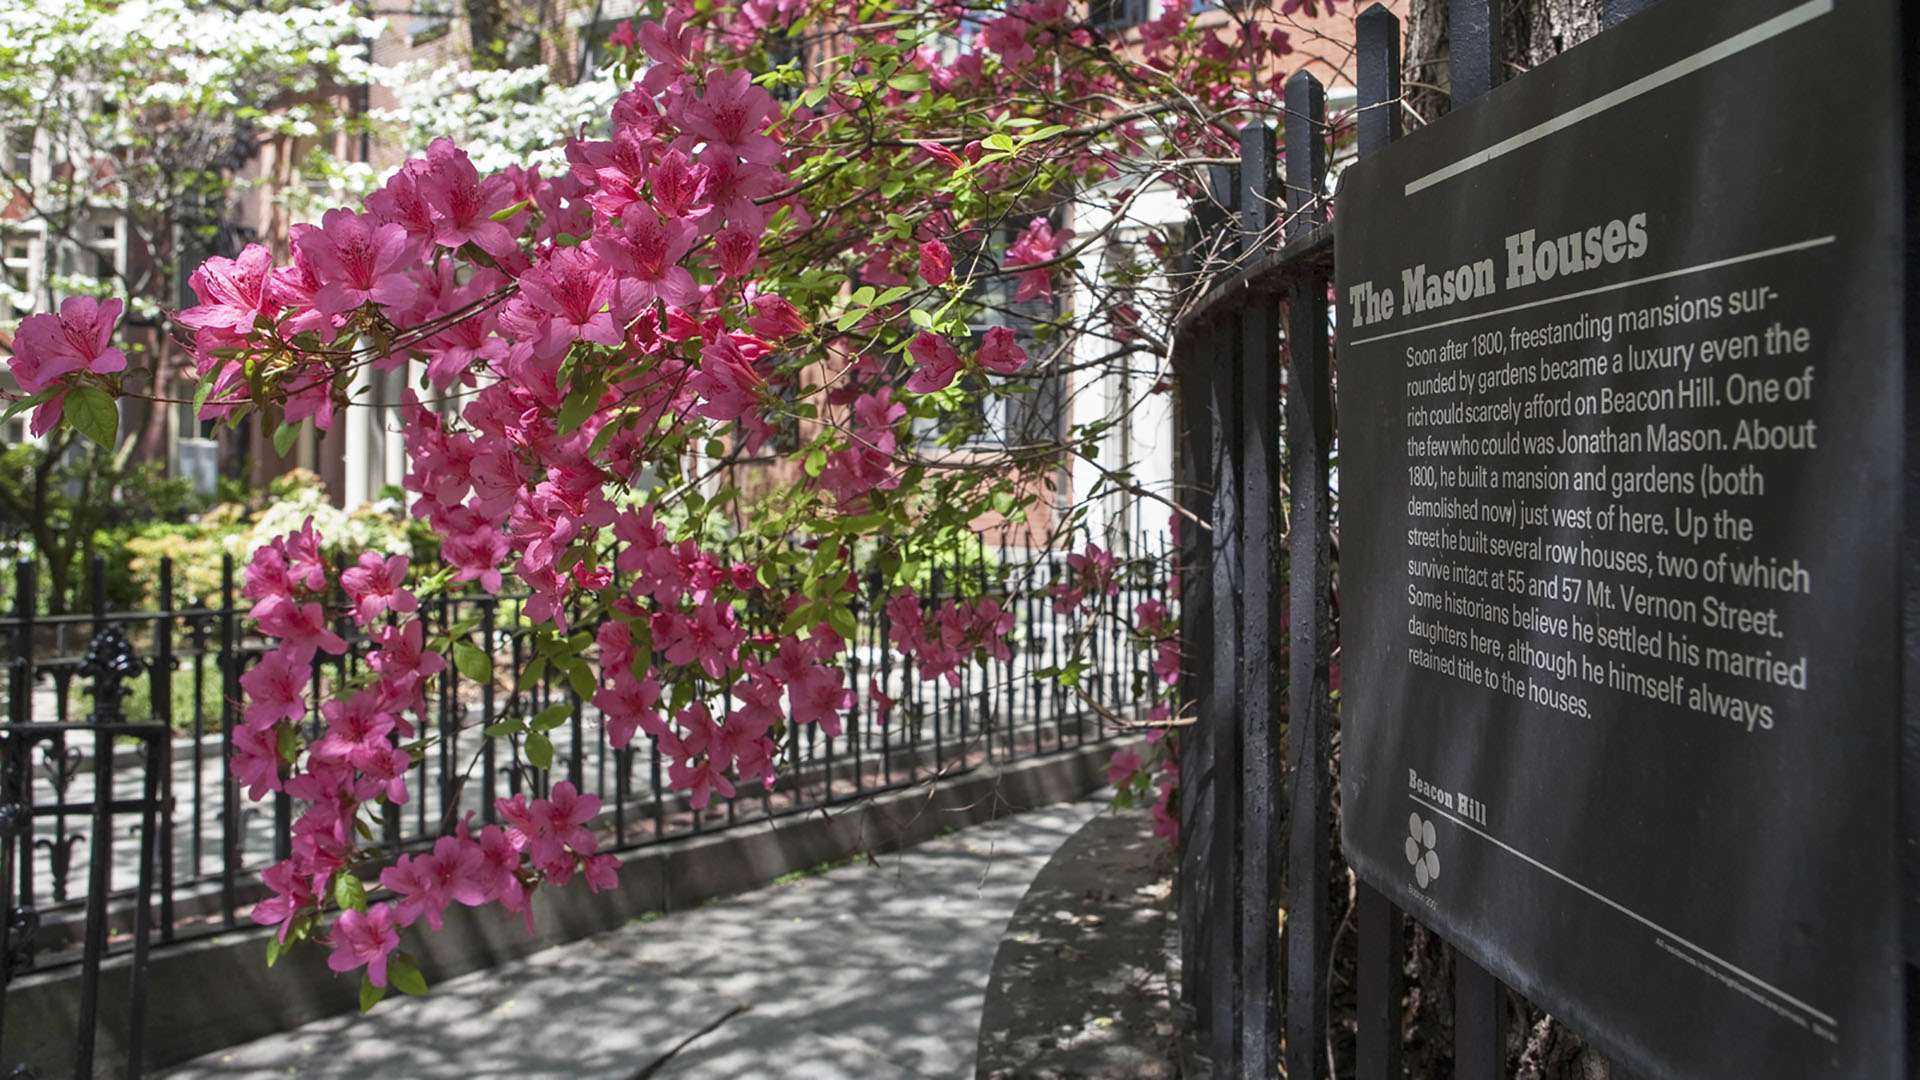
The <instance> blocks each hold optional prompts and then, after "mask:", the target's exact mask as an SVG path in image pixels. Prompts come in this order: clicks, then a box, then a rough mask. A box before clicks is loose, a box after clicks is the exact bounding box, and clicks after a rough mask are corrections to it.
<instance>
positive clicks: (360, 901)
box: [333, 870, 367, 911]
mask: <svg viewBox="0 0 1920 1080" xmlns="http://www.w3.org/2000/svg"><path fill="white" fill-rule="evenodd" d="M333 902H334V903H336V904H339V905H340V910H342V911H365V910H367V887H366V886H365V885H363V884H361V882H360V879H359V878H357V877H354V876H353V875H352V874H349V873H347V872H346V871H345V870H342V871H340V873H339V874H337V875H335V876H334V879H333Z"/></svg>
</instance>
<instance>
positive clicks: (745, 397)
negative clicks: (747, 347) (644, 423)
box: [687, 335, 766, 421]
mask: <svg viewBox="0 0 1920 1080" xmlns="http://www.w3.org/2000/svg"><path fill="white" fill-rule="evenodd" d="M765 385H766V380H765V379H762V378H761V377H760V374H759V372H757V371H755V370H753V365H752V364H751V363H749V362H748V360H747V358H746V356H745V355H743V354H742V353H741V351H740V349H739V347H738V346H737V345H736V344H735V343H734V340H733V337H732V335H722V336H721V337H720V338H719V339H717V340H716V341H714V342H713V344H711V345H708V346H707V347H706V348H705V349H704V350H702V352H701V356H700V370H698V371H696V372H694V374H693V375H692V377H691V378H689V379H688V380H687V388H688V389H690V390H692V391H693V392H694V393H695V394H698V395H699V396H700V399H701V400H700V404H698V405H696V406H694V410H693V411H694V412H696V413H698V414H700V415H701V416H704V417H706V418H707V419H709V420H722V421H725V420H735V419H738V418H739V417H741V416H742V415H744V414H745V413H746V412H747V411H748V410H750V409H752V408H753V407H754V406H756V405H758V404H759V403H760V391H761V388H762V387H764V386H765Z"/></svg>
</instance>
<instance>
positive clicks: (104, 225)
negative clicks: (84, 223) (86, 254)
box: [93, 221, 120, 241]
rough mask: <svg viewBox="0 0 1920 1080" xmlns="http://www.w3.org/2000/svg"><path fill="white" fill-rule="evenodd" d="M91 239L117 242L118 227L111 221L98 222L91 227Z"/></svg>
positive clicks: (118, 235) (118, 237) (118, 236)
mask: <svg viewBox="0 0 1920 1080" xmlns="http://www.w3.org/2000/svg"><path fill="white" fill-rule="evenodd" d="M93 238H94V239H95V240H109V241H111V240H118V239H120V227H119V226H118V225H116V224H115V223H113V222H111V221H103V222H100V223H98V224H96V225H94V227H93Z"/></svg>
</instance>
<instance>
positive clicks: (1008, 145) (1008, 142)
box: [980, 131, 1013, 154]
mask: <svg viewBox="0 0 1920 1080" xmlns="http://www.w3.org/2000/svg"><path fill="white" fill-rule="evenodd" d="M980 141H981V144H982V145H983V146H985V147H986V148H987V149H989V150H999V151H1001V152H1002V153H1007V154H1011V153H1013V136H1011V135H1009V134H1007V133H1006V132H1004V131H996V132H994V133H993V134H991V135H989V136H987V137H986V138H985V139H982V140H980Z"/></svg>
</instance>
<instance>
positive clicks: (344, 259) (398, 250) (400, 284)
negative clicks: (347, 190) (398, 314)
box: [299, 209, 414, 315]
mask: <svg viewBox="0 0 1920 1080" xmlns="http://www.w3.org/2000/svg"><path fill="white" fill-rule="evenodd" d="M299 240H300V243H299V253H300V254H301V255H304V256H305V257H306V258H307V259H308V260H310V262H311V265H312V267H313V271H314V274H315V275H316V276H317V277H318V279H319V280H320V282H321V285H320V289H319V291H318V292H316V293H314V297H313V306H314V307H315V308H316V309H317V310H319V311H320V312H321V313H323V314H327V315H333V314H338V313H340V312H343V311H352V310H353V309H354V308H357V307H359V306H360V305H362V304H364V303H366V302H368V301H369V300H371V301H372V302H374V303H376V304H379V305H381V306H382V307H395V306H398V305H401V304H405V303H406V302H408V300H410V299H411V297H412V295H413V292H414V285H413V282H412V281H411V280H410V279H409V278H408V277H407V275H406V273H405V264H406V263H407V262H408V261H409V260H410V259H411V257H412V255H413V243H412V240H411V239H410V238H409V237H408V236H407V230H406V228H405V227H403V226H401V225H399V224H396V223H394V222H385V223H382V222H380V221H379V220H378V219H377V218H375V217H373V216H372V215H369V214H356V213H354V212H353V211H351V210H344V209H335V210H329V211H327V212H326V213H325V214H324V215H322V216H321V218H320V227H319V228H317V229H307V230H305V231H303V232H302V233H301V234H300V238H299Z"/></svg>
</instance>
